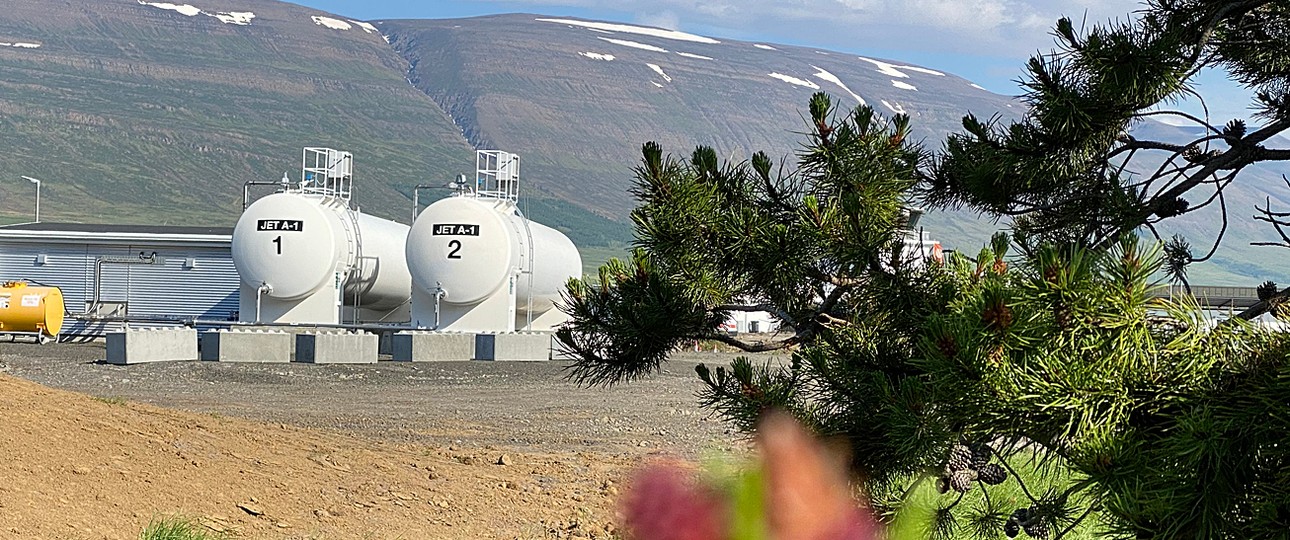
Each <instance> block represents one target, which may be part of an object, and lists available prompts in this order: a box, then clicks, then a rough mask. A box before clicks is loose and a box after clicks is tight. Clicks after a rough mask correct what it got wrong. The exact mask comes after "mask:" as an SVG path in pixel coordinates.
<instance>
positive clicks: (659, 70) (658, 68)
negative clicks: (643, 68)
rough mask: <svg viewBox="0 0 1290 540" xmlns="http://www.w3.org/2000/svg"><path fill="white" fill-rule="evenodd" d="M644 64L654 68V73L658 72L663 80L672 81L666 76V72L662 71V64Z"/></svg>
mask: <svg viewBox="0 0 1290 540" xmlns="http://www.w3.org/2000/svg"><path fill="white" fill-rule="evenodd" d="M645 65H647V66H649V68H650V69H652V70H654V73H657V74H659V76H661V77H663V80H665V81H667V82H672V78H671V77H668V76H667V74H666V73H663V66H660V65H658V64H645Z"/></svg>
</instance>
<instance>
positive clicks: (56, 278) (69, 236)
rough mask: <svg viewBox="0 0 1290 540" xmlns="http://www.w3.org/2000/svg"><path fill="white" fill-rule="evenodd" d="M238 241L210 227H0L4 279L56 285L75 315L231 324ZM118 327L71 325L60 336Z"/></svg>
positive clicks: (92, 333) (71, 321)
mask: <svg viewBox="0 0 1290 540" xmlns="http://www.w3.org/2000/svg"><path fill="white" fill-rule="evenodd" d="M232 235H233V230H232V229H231V228H210V227H157V226H144V225H89V224H80V223H24V224H19V225H9V226H5V227H0V281H10V280H26V281H29V282H31V283H33V284H38V285H47V286H55V287H58V288H60V289H62V291H63V297H64V300H65V302H66V305H67V311H68V313H72V314H76V313H92V314H97V315H99V316H106V317H125V316H129V317H145V318H157V319H167V318H170V319H175V320H176V321H180V320H185V319H208V320H227V319H229V318H230V317H233V316H234V315H235V312H236V311H237V309H238V276H237V269H235V268H234V267H233V257H232V252H231V245H232ZM96 290H97V292H98V297H97V298H96V297H95V291H96ZM117 328H120V324H119V323H110V322H101V321H95V322H85V321H78V320H75V319H69V320H68V321H67V324H66V325H65V326H64V327H63V332H62V335H63V336H77V335H80V336H100V335H103V334H105V333H106V332H108V331H111V330H114V329H117Z"/></svg>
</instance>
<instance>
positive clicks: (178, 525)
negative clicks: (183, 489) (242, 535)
mask: <svg viewBox="0 0 1290 540" xmlns="http://www.w3.org/2000/svg"><path fill="white" fill-rule="evenodd" d="M226 538H228V537H227V536H224V535H222V534H218V533H215V532H211V531H210V530H209V529H207V528H205V527H203V526H201V525H200V524H198V523H196V522H194V521H193V520H191V519H188V518H184V517H176V516H170V517H162V518H153V520H152V521H151V522H149V523H148V526H147V527H146V528H144V529H143V532H142V533H139V540H224V539H226Z"/></svg>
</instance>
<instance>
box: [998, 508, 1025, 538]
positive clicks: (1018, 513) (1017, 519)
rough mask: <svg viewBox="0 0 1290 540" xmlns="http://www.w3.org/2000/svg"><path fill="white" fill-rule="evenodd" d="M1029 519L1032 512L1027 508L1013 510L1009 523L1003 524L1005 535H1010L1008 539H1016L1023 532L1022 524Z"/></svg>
mask: <svg viewBox="0 0 1290 540" xmlns="http://www.w3.org/2000/svg"><path fill="white" fill-rule="evenodd" d="M1029 518H1030V510H1027V509H1025V508H1018V509H1016V510H1013V511H1012V515H1011V516H1008V522H1007V523H1004V524H1003V534H1006V535H1008V538H1016V537H1017V534H1018V533H1020V532H1021V524H1022V522H1025V521H1026V520H1027V519H1029Z"/></svg>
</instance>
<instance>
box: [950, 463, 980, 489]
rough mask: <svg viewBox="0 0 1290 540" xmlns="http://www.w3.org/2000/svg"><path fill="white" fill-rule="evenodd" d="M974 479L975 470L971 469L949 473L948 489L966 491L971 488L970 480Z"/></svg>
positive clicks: (973, 480)
mask: <svg viewBox="0 0 1290 540" xmlns="http://www.w3.org/2000/svg"><path fill="white" fill-rule="evenodd" d="M975 481H976V471H974V470H972V469H966V470H962V471H955V472H954V473H953V474H951V475H950V489H953V490H954V491H957V492H959V493H967V492H968V490H969V489H972V482H975Z"/></svg>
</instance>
